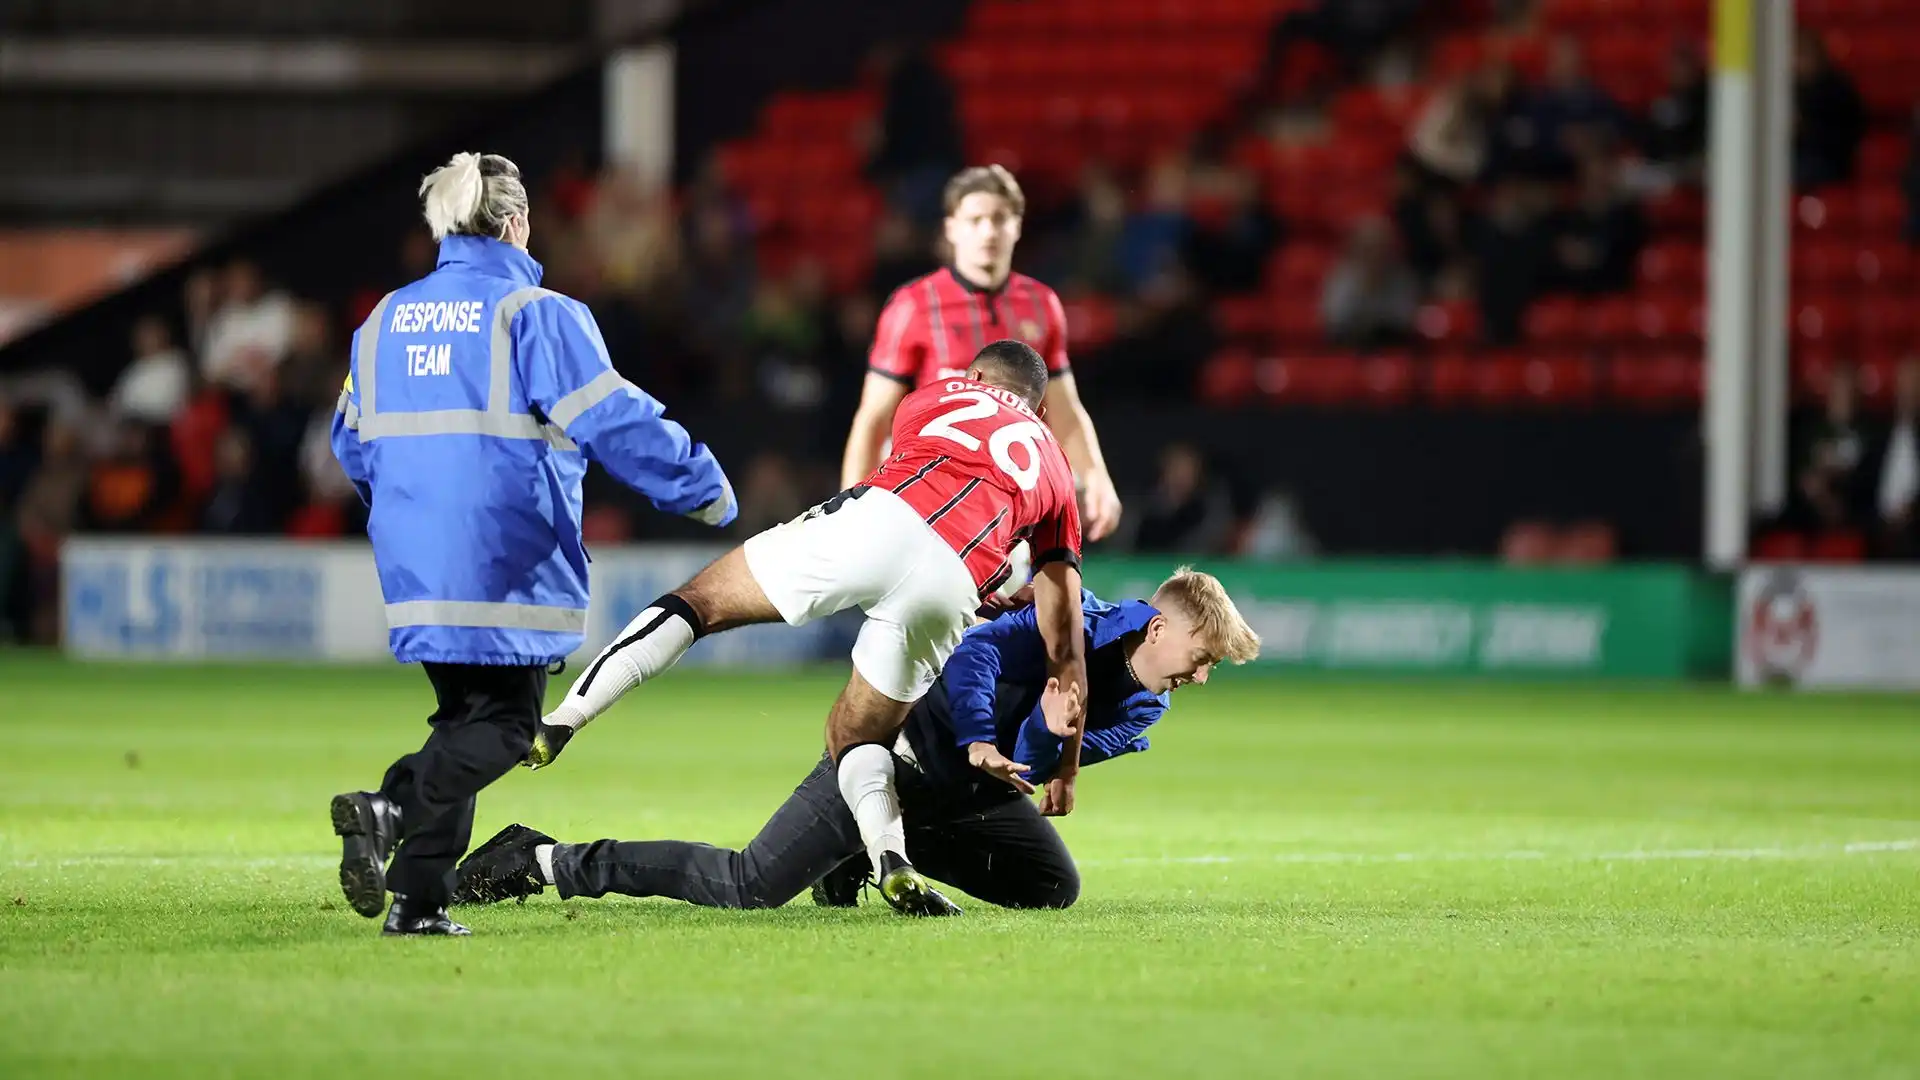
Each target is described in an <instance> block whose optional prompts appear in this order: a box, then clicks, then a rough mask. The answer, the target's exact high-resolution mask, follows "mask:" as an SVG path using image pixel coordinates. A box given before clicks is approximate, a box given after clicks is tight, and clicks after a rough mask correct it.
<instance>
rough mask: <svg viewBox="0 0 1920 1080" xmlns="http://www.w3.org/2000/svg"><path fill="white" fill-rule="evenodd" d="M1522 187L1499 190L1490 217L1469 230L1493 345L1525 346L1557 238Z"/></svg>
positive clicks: (1510, 184) (1484, 324) (1483, 318)
mask: <svg viewBox="0 0 1920 1080" xmlns="http://www.w3.org/2000/svg"><path fill="white" fill-rule="evenodd" d="M1534 198H1535V197H1534V196H1533V194H1532V193H1531V192H1530V191H1529V190H1528V189H1527V187H1526V186H1525V185H1523V184H1521V183H1519V182H1517V181H1506V182H1503V183H1499V184H1496V185H1494V188H1493V190H1492V191H1491V192H1490V193H1489V196H1488V199H1487V206H1486V210H1485V212H1484V213H1483V214H1482V215H1481V216H1480V217H1479V218H1478V219H1477V220H1475V221H1474V222H1473V224H1472V225H1471V226H1470V227H1469V229H1468V233H1469V236H1470V240H1469V250H1470V252H1471V254H1472V257H1473V261H1474V274H1475V280H1474V290H1475V292H1476V293H1477V295H1478V296H1479V299H1480V328H1481V333H1482V334H1483V335H1484V336H1485V338H1486V341H1487V343H1488V344H1489V345H1512V344H1515V343H1516V342H1518V341H1519V340H1520V324H1521V320H1522V319H1524V318H1525V317H1526V313H1527V307H1528V306H1529V305H1530V304H1532V303H1533V300H1534V297H1535V296H1536V295H1538V293H1539V289H1540V285H1541V282H1542V280H1543V279H1544V278H1545V277H1546V271H1547V270H1548V268H1549V265H1550V259H1551V255H1552V234H1551V233H1550V232H1549V231H1548V229H1547V227H1546V225H1545V222H1544V221H1543V220H1542V219H1541V216H1540V214H1539V213H1538V212H1537V210H1536V209H1535V207H1534V205H1533V201H1534Z"/></svg>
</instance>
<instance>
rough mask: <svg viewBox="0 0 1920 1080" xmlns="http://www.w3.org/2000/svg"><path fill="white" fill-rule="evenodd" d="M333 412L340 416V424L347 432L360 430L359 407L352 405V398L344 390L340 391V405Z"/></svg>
mask: <svg viewBox="0 0 1920 1080" xmlns="http://www.w3.org/2000/svg"><path fill="white" fill-rule="evenodd" d="M333 411H334V412H337V413H339V414H340V415H341V417H342V418H343V419H342V420H341V421H340V422H341V423H343V424H345V425H346V426H347V430H348V431H359V430H360V406H358V405H355V404H354V403H353V398H352V396H351V395H349V394H348V393H347V392H346V391H345V390H342V391H340V404H339V405H338V406H336V407H335V408H334V410H333Z"/></svg>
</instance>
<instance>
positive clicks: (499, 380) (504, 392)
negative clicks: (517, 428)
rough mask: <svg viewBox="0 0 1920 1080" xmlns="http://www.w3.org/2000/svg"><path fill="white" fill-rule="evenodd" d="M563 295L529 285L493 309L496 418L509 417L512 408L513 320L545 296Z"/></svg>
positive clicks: (490, 388) (490, 357) (491, 378)
mask: <svg viewBox="0 0 1920 1080" xmlns="http://www.w3.org/2000/svg"><path fill="white" fill-rule="evenodd" d="M559 295H560V294H559V293H557V292H554V291H553V290H552V289H542V288H540V287H539V286H537V285H529V286H528V287H526V288H524V289H515V290H514V291H512V292H510V293H508V294H507V295H505V296H503V297H501V298H500V303H499V304H498V305H497V306H496V307H495V308H494V309H493V341H492V344H491V346H490V347H489V349H488V354H487V411H488V412H490V413H492V414H494V415H495V416H505V415H506V414H507V410H508V408H509V407H510V406H511V405H512V401H511V400H510V395H511V394H512V393H513V317H514V316H515V315H518V314H520V309H521V308H523V307H526V306H527V305H528V304H531V303H533V302H534V301H535V300H538V299H540V298H541V297H544V296H559Z"/></svg>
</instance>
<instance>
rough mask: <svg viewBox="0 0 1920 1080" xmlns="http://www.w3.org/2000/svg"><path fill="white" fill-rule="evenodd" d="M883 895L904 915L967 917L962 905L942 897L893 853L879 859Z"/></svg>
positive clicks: (911, 865) (903, 860) (881, 893)
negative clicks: (961, 908) (962, 915)
mask: <svg viewBox="0 0 1920 1080" xmlns="http://www.w3.org/2000/svg"><path fill="white" fill-rule="evenodd" d="M880 895H881V896H882V897H884V898H886V901H887V903H888V904H890V905H892V906H893V910H895V911H897V912H899V913H900V914H902V915H918V916H922V917H925V918H939V917H941V916H946V915H961V914H965V913H964V912H962V911H961V910H960V905H958V904H956V903H954V902H953V901H951V900H949V899H947V898H946V897H945V896H942V895H941V894H940V891H939V890H938V889H935V888H934V887H933V883H932V882H930V881H928V880H927V879H926V878H924V877H921V876H920V871H918V870H915V869H914V868H913V864H912V863H910V862H908V861H907V860H905V859H903V858H901V857H900V856H898V855H895V854H894V853H893V852H891V851H889V852H885V853H883V854H882V855H881V856H880Z"/></svg>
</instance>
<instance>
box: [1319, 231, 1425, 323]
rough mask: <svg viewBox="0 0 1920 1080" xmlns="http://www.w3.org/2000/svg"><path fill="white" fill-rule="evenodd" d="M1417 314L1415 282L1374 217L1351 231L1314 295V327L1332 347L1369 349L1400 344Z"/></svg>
mask: <svg viewBox="0 0 1920 1080" xmlns="http://www.w3.org/2000/svg"><path fill="white" fill-rule="evenodd" d="M1419 309H1420V282H1419V280H1418V279H1417V278H1416V277H1415V276H1414V273H1413V269H1412V268H1411V267H1410V266H1408V265H1407V262H1406V260H1405V259H1404V258H1402V257H1401V255H1400V252H1399V250H1398V249H1397V248H1396V247H1395V246H1394V242H1393V232H1392V230H1391V229H1389V228H1388V227H1387V223H1386V222H1385V221H1382V220H1381V219H1379V218H1368V219H1367V220H1365V221H1362V222H1361V223H1360V224H1359V225H1357V226H1355V227H1354V230H1353V234H1352V236H1350V237H1349V238H1348V240H1347V250H1346V253H1345V254H1344V255H1342V256H1341V258H1340V261H1339V262H1337V263H1335V264H1334V266H1333V269H1332V270H1331V271H1330V272H1329V273H1328V274H1327V280H1326V283H1325V285H1324V286H1323V287H1322V288H1321V291H1320V324H1321V328H1322V329H1323V330H1324V332H1325V333H1326V336H1327V340H1328V341H1330V342H1332V343H1333V344H1335V345H1344V346H1349V347H1353V348H1372V347H1375V346H1379V345H1387V344H1392V343H1396V342H1400V341H1404V340H1406V339H1407V338H1408V337H1409V336H1410V335H1411V334H1412V333H1413V325H1414V316H1415V315H1416V314H1418V312H1419Z"/></svg>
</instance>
